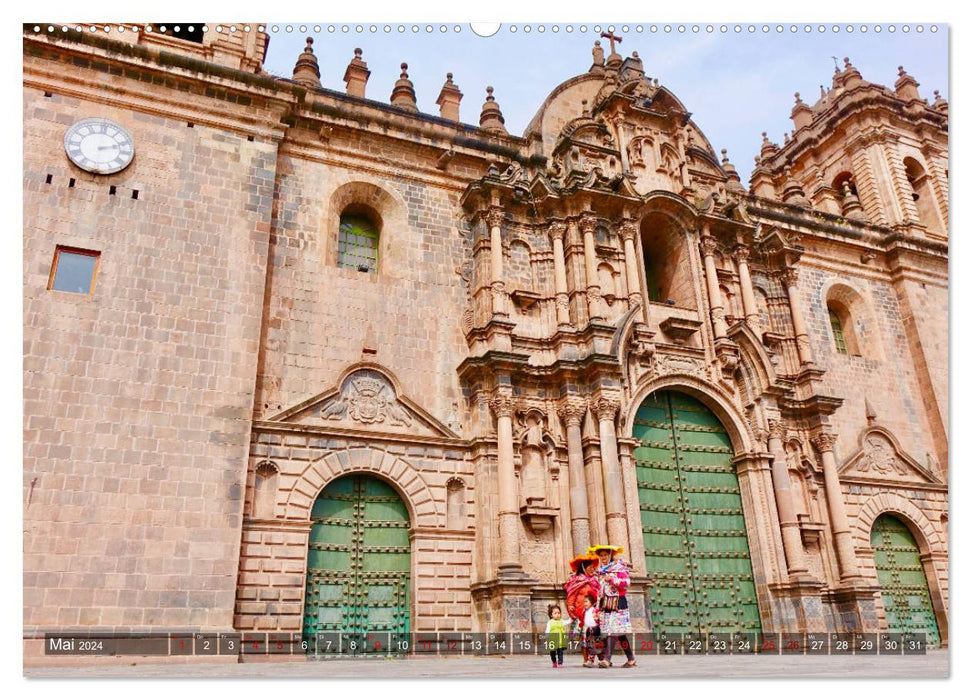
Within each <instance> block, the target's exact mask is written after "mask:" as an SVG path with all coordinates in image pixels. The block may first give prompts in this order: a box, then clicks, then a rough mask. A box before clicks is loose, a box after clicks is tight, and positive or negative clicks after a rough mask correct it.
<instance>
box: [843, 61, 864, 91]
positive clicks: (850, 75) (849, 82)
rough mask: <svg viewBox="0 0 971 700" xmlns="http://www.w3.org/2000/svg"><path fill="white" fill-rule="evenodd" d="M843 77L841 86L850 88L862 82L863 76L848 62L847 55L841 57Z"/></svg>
mask: <svg viewBox="0 0 971 700" xmlns="http://www.w3.org/2000/svg"><path fill="white" fill-rule="evenodd" d="M841 76H842V79H843V87H845V88H846V89H847V90H850V89H852V88H854V87H856V86H857V85H859V84H860V83H862V82H863V76H862V75H860V71H858V70H857V69H856V67H855V66H854V65H853V64H852V63H850V59H849V58H847V57H844V58H843V72H842V74H841Z"/></svg>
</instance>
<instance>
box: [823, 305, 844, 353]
mask: <svg viewBox="0 0 971 700" xmlns="http://www.w3.org/2000/svg"><path fill="white" fill-rule="evenodd" d="M827 308H828V307H827ZM828 311H829V327H830V328H832V329H833V342H835V343H836V352H838V353H840V354H841V355H846V354H848V353H847V352H846V336H844V335H843V322H842V321H841V320H840V317H839V314H837V313H836V312H835V311H833V309H831V308H828Z"/></svg>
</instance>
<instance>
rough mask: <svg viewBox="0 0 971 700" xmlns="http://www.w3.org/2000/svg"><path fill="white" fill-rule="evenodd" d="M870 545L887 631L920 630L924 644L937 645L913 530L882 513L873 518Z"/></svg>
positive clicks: (935, 628)
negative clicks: (885, 614) (923, 636)
mask: <svg viewBox="0 0 971 700" xmlns="http://www.w3.org/2000/svg"><path fill="white" fill-rule="evenodd" d="M870 546H872V547H873V559H874V563H875V564H876V567H877V580H878V581H879V582H880V597H881V598H882V599H883V607H884V610H885V611H886V613H887V627H888V628H889V631H890V632H902V633H907V632H917V633H924V634H926V635H927V645H928V646H935V647H936V646H940V644H941V635H940V632H939V631H938V629H937V620H936V619H935V617H934V606H933V605H932V604H931V594H930V589H929V588H928V586H927V576H926V575H925V574H924V564H923V562H921V560H920V550H919V548H918V547H917V541H916V540H915V539H914V536H913V534H911V532H910V530H909V529H908V528H907V526H906V525H905V524H904V523H903V522H902V521H901V520H900V519H898V518H895V517H894V516H892V515H889V514H888V513H884V514H883V515H881V516H879V517H878V518H877V519H876V520H874V521H873V529H872V530H870Z"/></svg>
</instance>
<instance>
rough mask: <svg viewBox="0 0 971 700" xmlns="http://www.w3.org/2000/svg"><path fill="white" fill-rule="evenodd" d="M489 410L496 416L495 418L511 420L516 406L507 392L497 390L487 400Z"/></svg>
mask: <svg viewBox="0 0 971 700" xmlns="http://www.w3.org/2000/svg"><path fill="white" fill-rule="evenodd" d="M489 408H491V409H492V412H493V413H495V414H496V418H512V417H513V415H514V414H515V413H516V404H515V402H514V401H513V399H512V395H511V394H509V393H508V392H507V391H503V390H501V389H500V390H497V391H496V392H495V393H493V394H492V398H491V399H489Z"/></svg>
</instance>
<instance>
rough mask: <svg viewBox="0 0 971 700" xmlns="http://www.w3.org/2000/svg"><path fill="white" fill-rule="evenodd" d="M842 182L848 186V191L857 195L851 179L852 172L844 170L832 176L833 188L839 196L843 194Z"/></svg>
mask: <svg viewBox="0 0 971 700" xmlns="http://www.w3.org/2000/svg"><path fill="white" fill-rule="evenodd" d="M844 184H848V185H849V186H850V192H852V193H853V194H854V195H855V196H859V193H858V192H857V191H856V183H855V182H854V181H853V174H852V173H850V172H847V171H845V170H844V171H843V172H841V173H840V174H839V175H837V176H836V177H835V178H833V189H834V190H836V191H837V192H838V193H839V196H840V197H842V196H843V185H844Z"/></svg>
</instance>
